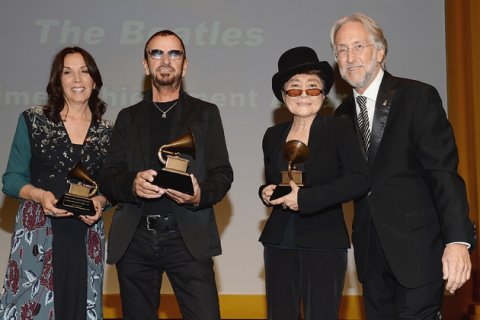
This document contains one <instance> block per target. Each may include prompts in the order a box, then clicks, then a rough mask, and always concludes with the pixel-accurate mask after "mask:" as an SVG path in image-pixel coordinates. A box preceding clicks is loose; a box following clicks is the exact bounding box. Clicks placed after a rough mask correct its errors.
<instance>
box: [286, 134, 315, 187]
mask: <svg viewBox="0 0 480 320" xmlns="http://www.w3.org/2000/svg"><path fill="white" fill-rule="evenodd" d="M283 155H284V156H285V159H287V161H288V177H289V178H290V180H293V177H292V170H294V169H295V166H294V165H295V164H296V163H302V162H304V161H305V160H307V159H308V157H309V156H310V150H309V149H308V146H307V145H306V144H305V143H303V142H302V141H300V140H290V141H288V142H287V143H285V145H284V146H283Z"/></svg>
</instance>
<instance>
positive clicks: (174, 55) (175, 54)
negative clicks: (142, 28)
mask: <svg viewBox="0 0 480 320" xmlns="http://www.w3.org/2000/svg"><path fill="white" fill-rule="evenodd" d="M147 52H148V54H149V55H150V57H151V58H152V59H155V60H160V59H162V57H163V55H164V54H165V53H166V54H168V57H169V58H170V59H171V60H177V59H180V58H181V57H182V56H183V51H182V50H170V51H167V52H165V51H163V50H160V49H152V50H149V51H147Z"/></svg>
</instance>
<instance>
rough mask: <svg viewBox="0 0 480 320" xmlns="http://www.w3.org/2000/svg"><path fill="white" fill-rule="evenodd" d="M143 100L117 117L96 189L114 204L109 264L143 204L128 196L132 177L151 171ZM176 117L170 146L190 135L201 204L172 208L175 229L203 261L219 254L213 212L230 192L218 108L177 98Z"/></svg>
mask: <svg viewBox="0 0 480 320" xmlns="http://www.w3.org/2000/svg"><path fill="white" fill-rule="evenodd" d="M151 100H152V96H151V92H149V93H147V95H146V97H145V99H144V100H143V101H142V102H140V103H138V104H136V105H133V106H131V107H128V108H125V109H123V110H121V111H120V113H119V114H118V117H117V120H116V123H115V126H114V129H113V134H112V138H111V140H110V149H109V151H108V154H107V157H106V161H105V166H104V171H103V175H102V180H101V184H100V189H101V190H102V193H104V194H105V195H106V196H107V197H108V198H109V199H110V200H111V201H114V202H118V206H117V208H116V211H115V214H114V216H113V219H112V225H111V227H110V234H109V243H108V259H107V262H108V263H116V262H118V261H119V260H120V259H121V258H122V256H123V255H124V253H125V251H126V249H127V247H128V244H129V243H130V241H131V240H132V237H133V234H134V232H135V229H136V227H137V225H138V222H139V221H140V217H141V215H142V202H141V201H140V199H138V198H137V197H136V195H135V194H134V193H133V192H132V186H133V181H134V179H135V176H136V174H137V172H139V171H143V170H147V169H150V168H149V161H150V119H149V117H148V114H149V113H148V112H147V111H148V107H149V106H151V105H150V104H147V101H149V102H150V101H151ZM177 108H179V112H180V116H178V117H175V119H174V122H173V123H172V127H171V132H170V140H169V141H172V140H174V139H176V138H178V137H180V136H181V135H183V134H185V133H186V132H187V130H188V129H190V130H191V131H192V134H193V136H194V139H195V145H196V157H195V159H192V158H191V157H190V156H188V155H182V157H183V158H189V160H190V164H189V172H191V173H193V174H194V175H195V177H196V178H197V180H198V182H199V184H200V188H201V201H200V204H199V206H198V207H197V208H193V207H191V206H180V205H176V204H174V211H175V216H176V220H177V224H178V227H179V229H180V232H181V234H182V238H183V240H184V241H185V244H186V246H187V248H188V250H189V251H190V253H191V254H192V256H193V257H194V258H195V259H198V260H203V259H206V258H208V257H212V256H215V255H219V254H220V253H221V246H220V239H219V235H218V230H217V226H216V223H215V216H214V212H213V208H212V206H213V205H214V204H215V203H217V202H219V201H220V200H221V199H222V198H223V197H224V196H225V194H226V193H227V191H228V190H229V189H230V186H231V183H232V181H233V171H232V167H231V166H230V162H229V160H228V152H227V147H226V144H225V137H224V132H223V127H222V123H221V119H220V113H219V111H218V108H217V107H216V106H215V105H213V104H211V103H207V102H204V101H201V100H199V99H196V98H193V97H191V96H189V95H187V94H186V93H184V92H181V94H180V98H179V103H178V106H177Z"/></svg>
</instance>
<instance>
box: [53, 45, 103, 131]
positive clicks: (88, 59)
mask: <svg viewBox="0 0 480 320" xmlns="http://www.w3.org/2000/svg"><path fill="white" fill-rule="evenodd" d="M73 53H79V54H81V55H82V57H83V60H85V64H86V65H87V69H88V73H89V74H90V77H92V79H93V82H94V83H95V87H94V88H93V90H92V94H91V95H90V98H89V99H88V107H89V108H90V111H91V112H92V120H93V121H100V120H101V119H102V116H103V114H104V113H105V111H106V110H107V104H106V103H105V102H104V101H103V100H102V99H100V98H99V97H98V94H99V93H100V89H101V88H102V86H103V82H102V76H101V75H100V71H99V70H98V67H97V64H96V63H95V60H94V59H93V57H92V56H91V54H90V53H88V52H87V51H86V50H85V49H82V48H79V47H66V48H64V49H62V50H60V52H58V53H57V54H56V55H55V57H54V58H53V62H52V68H51V70H50V79H49V80H48V85H47V94H48V102H47V105H46V106H45V107H44V113H45V116H46V117H47V118H48V119H49V120H50V121H53V122H54V123H58V122H60V121H61V117H60V112H61V111H62V110H63V108H64V106H65V98H64V92H63V88H62V81H61V78H62V73H63V67H64V60H65V56H67V55H69V54H73Z"/></svg>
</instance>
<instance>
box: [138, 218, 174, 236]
mask: <svg viewBox="0 0 480 320" xmlns="http://www.w3.org/2000/svg"><path fill="white" fill-rule="evenodd" d="M139 226H140V227H144V228H145V229H147V230H149V231H162V232H178V227H177V221H176V220H175V216H174V215H173V214H167V215H149V216H143V217H142V218H141V219H140V224H139Z"/></svg>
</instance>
